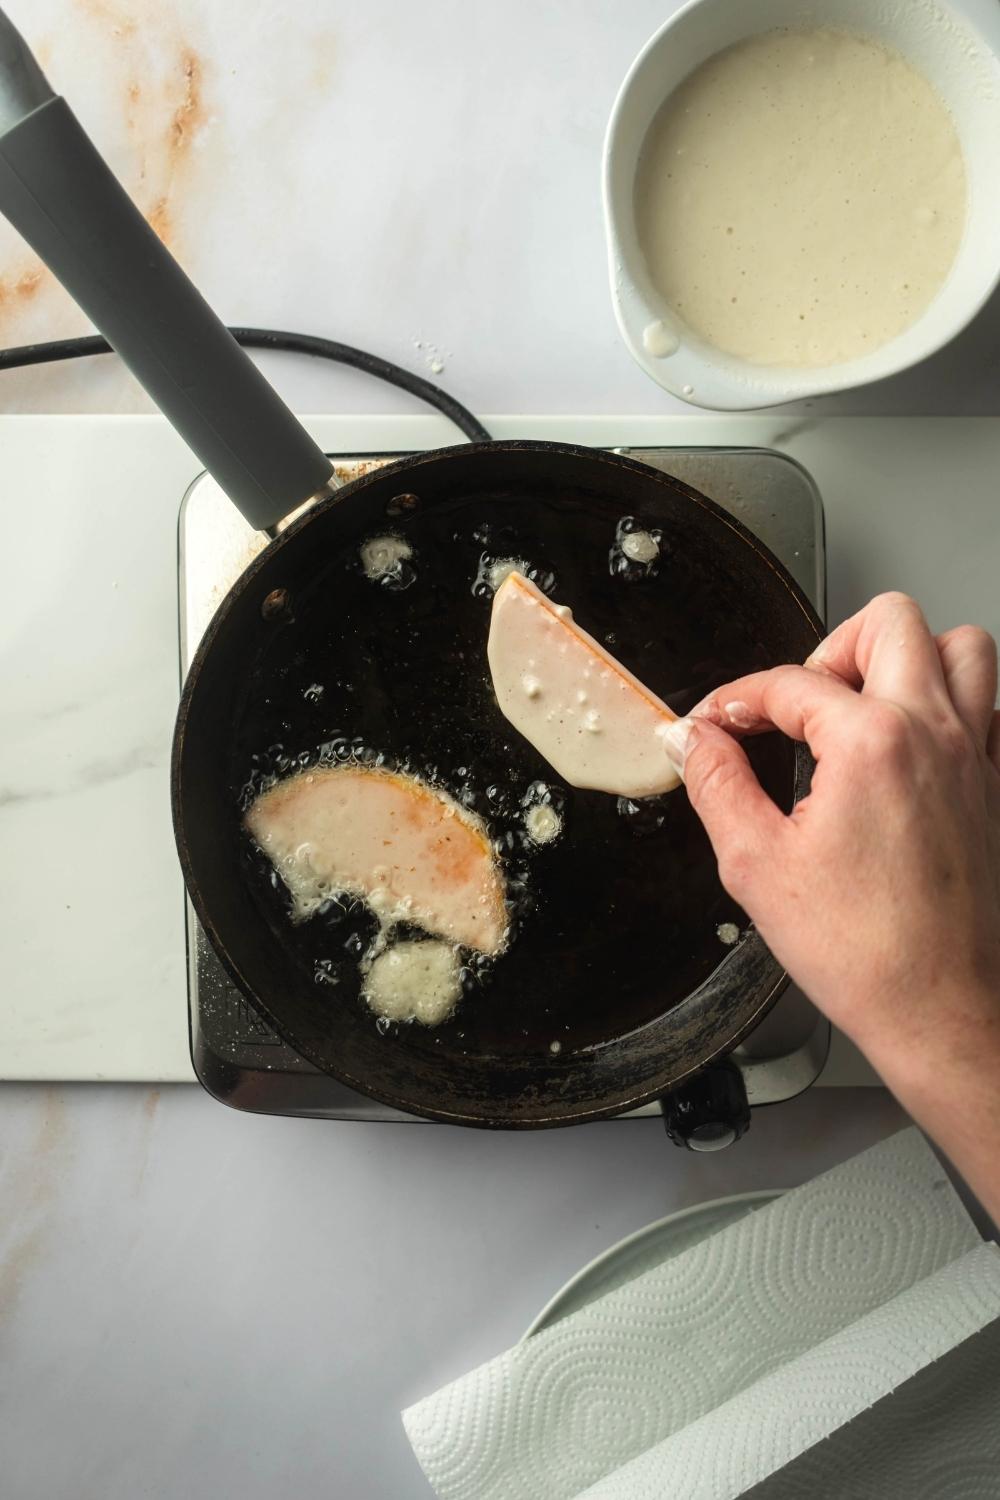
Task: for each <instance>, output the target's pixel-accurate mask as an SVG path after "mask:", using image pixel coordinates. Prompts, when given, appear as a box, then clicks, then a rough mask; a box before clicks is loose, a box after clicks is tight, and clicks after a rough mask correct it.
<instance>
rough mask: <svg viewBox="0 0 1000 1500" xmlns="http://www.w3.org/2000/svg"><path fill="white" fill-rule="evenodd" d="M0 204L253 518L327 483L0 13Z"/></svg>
mask: <svg viewBox="0 0 1000 1500" xmlns="http://www.w3.org/2000/svg"><path fill="white" fill-rule="evenodd" d="M0 211H2V212H3V213H4V214H5V215H6V217H7V218H8V219H9V220H10V222H11V223H12V224H13V225H14V227H15V229H17V230H19V231H20V233H21V234H22V235H23V236H24V238H25V239H26V240H27V241H28V243H29V245H31V247H32V248H33V249H34V250H35V251H36V252H37V254H38V255H39V256H41V258H42V260H43V261H44V262H45V264H46V265H47V266H48V267H49V268H50V270H52V271H53V272H54V274H55V275H56V277H57V278H58V279H59V280H60V281H61V282H62V284H63V286H64V287H65V288H66V290H67V291H68V292H69V293H70V295H71V296H72V297H73V298H74V299H75V300H76V301H77V302H78V303H79V305H80V306H81V307H82V308H83V310H84V312H85V313H86V314H87V316H88V317H89V318H90V319H91V320H92V321H93V322H94V323H95V324H96V326H97V327H98V328H99V329H100V331H101V333H103V334H104V336H105V338H106V339H107V340H108V342H109V343H110V344H111V345H112V346H113V347H114V348H115V349H116V350H117V352H118V353H119V354H120V355H121V357H122V359H123V360H124V361H125V363H126V364H127V365H128V367H129V369H130V370H131V371H132V374H133V375H134V376H135V377H136V379H137V380H138V381H139V382H140V384H141V385H143V386H145V388H146V390H147V391H148V392H149V395H150V396H151V397H152V399H153V400H154V401H155V402H156V405H157V406H158V407H159V409H160V410H161V411H162V412H163V414H164V416H165V417H166V418H167V420H168V421H169V422H170V423H171V424H172V426H173V427H175V428H176V429H177V431H178V432H179V433H180V435H181V437H182V438H184V440H185V442H187V443H188V444H190V446H191V447H192V448H193V449H194V451H195V453H196V454H197V455H198V457H199V459H200V460H201V462H202V463H203V464H204V465H205V468H206V469H208V470H209V472H210V473H211V474H212V475H213V476H214V477H215V479H216V480H217V481H218V483H219V484H220V485H221V487H222V489H223V490H225V492H226V494H227V495H228V496H229V497H230V499H231V500H232V501H233V503H234V504H235V505H236V506H238V507H239V509H240V510H241V511H242V512H243V514H244V516H245V517H246V518H247V520H248V521H249V522H250V524H251V525H252V526H255V527H257V528H258V529H259V530H262V531H264V530H268V529H270V528H273V527H274V526H275V525H276V524H277V522H278V521H280V520H281V519H282V517H283V516H286V515H287V514H288V513H289V512H290V511H292V510H294V509H295V507H296V506H297V505H300V504H302V502H303V501H305V500H307V499H309V497H310V496H311V495H314V494H316V493H317V492H318V491H321V490H323V489H325V488H327V487H332V481H331V475H332V469H331V464H330V460H329V459H328V458H327V457H326V456H325V455H324V453H323V452H322V450H321V449H320V448H318V447H317V445H316V444H315V443H314V442H313V440H312V438H311V437H310V436H309V435H308V433H307V432H306V431H305V429H304V428H303V427H302V426H301V424H300V423H299V422H298V421H297V420H296V419H295V417H294V416H293V415H292V413H291V412H290V411H289V410H288V408H287V406H285V404H284V402H283V401H281V400H280V398H279V397H278V395H277V393H276V392H275V391H274V390H272V388H271V386H270V385H268V383H267V381H266V380H265V379H264V377H263V375H261V373H260V371H259V370H258V369H257V367H256V366H255V365H254V364H253V362H252V360H250V358H249V357H248V356H247V355H246V354H245V353H244V351H243V350H242V349H241V348H240V346H239V345H238V344H237V343H236V341H235V339H234V338H233V337H232V335H231V334H230V333H229V331H228V330H227V329H226V328H225V326H224V325H223V324H222V323H221V322H220V320H219V319H218V318H217V317H216V315H215V313H214V312H213V311H212V309H211V308H210V307H209V306H208V303H207V302H206V301H205V300H204V298H203V297H202V296H201V294H200V293H199V292H198V291H196V289H195V288H194V286H193V285H192V284H191V282H190V281H189V280H188V278H187V277H186V276H185V274H184V272H183V271H182V270H181V268H180V266H179V265H178V264H177V262H176V261H175V260H174V258H173V256H172V255H170V254H169V253H168V251H167V250H166V249H165V247H164V246H163V244H162V243H161V241H160V240H159V239H158V237H157V236H156V235H155V234H154V232H153V230H152V229H150V227H149V225H148V224H147V223H146V221H145V219H144V218H143V217H142V215H141V213H140V212H139V210H138V209H137V208H136V206H135V204H134V203H133V202H132V200H131V199H130V198H129V197H128V195H127V194H126V193H125V191H124V189H123V188H122V187H121V185H120V183H119V182H118V181H117V179H116V178H115V177H114V176H113V174H112V172H111V170H110V168H109V167H108V166H107V165H106V163H105V162H104V161H103V160H102V158H101V157H100V156H99V154H98V152H97V151H96V150H95V148H94V146H93V144H92V143H91V141H90V139H89V137H88V136H87V135H86V133H85V132H84V130H83V129H82V127H81V126H80V124H79V122H78V121H77V119H76V117H75V116H74V114H73V112H72V110H71V109H70V108H69V106H68V105H67V103H66V101H65V100H64V99H61V98H58V97H57V96H56V95H55V94H54V93H53V92H52V89H51V88H50V87H49V85H48V83H47V81H46V79H45V76H44V74H43V73H42V71H41V69H40V68H39V66H38V64H37V62H36V61H35V59H34V57H33V56H32V54H31V52H30V51H29V50H28V48H27V46H26V45H25V43H24V41H23V39H22V37H21V36H20V35H19V33H18V32H17V30H16V29H15V28H14V27H13V26H12V25H11V23H10V21H9V20H8V19H7V17H6V15H5V14H4V13H3V11H0Z"/></svg>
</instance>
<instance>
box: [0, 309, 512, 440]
mask: <svg viewBox="0 0 1000 1500" xmlns="http://www.w3.org/2000/svg"><path fill="white" fill-rule="evenodd" d="M229 332H230V333H231V334H232V336H233V338H234V339H235V340H236V342H237V343H238V344H242V345H243V347H244V349H278V350H281V351H284V352H285V353H290V354H311V355H313V356H315V357H316V358H317V359H330V360H333V361H334V363H335V364H338V365H349V366H350V367H351V368H352V369H354V370H361V371H363V373H364V374H365V375H372V376H374V377H375V379H376V380H384V381H385V382H386V384H387V385H394V386H397V387H398V388H399V389H400V390H401V391H409V392H410V394H411V395H412V396H417V397H419V399H420V400H421V401H426V402H427V404H428V406H433V407H435V408H436V409H437V410H438V411H439V412H441V414H442V415H443V416H445V417H447V418H448V419H449V421H451V422H454V424H455V426H456V427H457V428H458V429H459V431H460V432H463V433H464V434H465V436H466V437H467V438H468V439H469V441H470V442H472V443H488V442H490V434H489V433H488V432H487V431H486V428H485V427H484V426H483V424H482V422H480V421H478V420H477V419H476V418H475V417H474V416H473V415H472V413H471V411H469V409H468V407H466V406H463V405H462V403H461V401H456V400H455V398H454V396H449V395H448V394H447V393H446V392H445V391H442V390H440V389H439V388H438V386H436V385H432V384H431V382H430V381H429V380H424V379H423V378H422V377H421V376H420V375H414V374H412V372H411V371H409V370H404V369H403V368H402V367H401V366H400V365H394V364H393V363H392V362H391V360H388V359H382V358H380V356H379V355H377V354H369V353H367V351H366V350H364V349H354V348H352V346H351V345H350V344H338V343H337V342H336V341H335V340H334V339H323V338H319V337H317V336H316V335H315V334H312V333H286V332H284V331H283V330H281V329H276V328H230V330H229ZM112 352H113V350H112V348H111V345H110V344H109V343H108V341H107V339H105V338H101V336H100V334H87V335H84V336H82V337H80V338H75V339H52V340H50V341H49V342H48V343H45V344H22V345H21V346H20V348H18V349H0V370H14V369H19V368H21V367H23V366H25V365H48V364H53V363H54V362H55V361H56V360H60V359H83V358H84V357H85V356H86V355H89V354H111V353H112Z"/></svg>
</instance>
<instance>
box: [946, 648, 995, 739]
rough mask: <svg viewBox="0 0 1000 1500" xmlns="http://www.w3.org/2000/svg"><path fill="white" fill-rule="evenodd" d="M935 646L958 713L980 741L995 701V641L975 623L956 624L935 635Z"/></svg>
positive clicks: (984, 737)
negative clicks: (954, 627) (953, 627)
mask: <svg viewBox="0 0 1000 1500" xmlns="http://www.w3.org/2000/svg"><path fill="white" fill-rule="evenodd" d="M937 648H938V654H939V655H940V657H941V668H942V670H943V672H944V680H945V686H946V687H947V689H948V694H949V696H950V698H951V701H952V703H954V705H955V708H956V710H957V712H958V716H959V718H960V719H962V720H963V721H964V723H965V724H966V725H967V726H968V728H969V729H970V730H971V732H972V734H973V735H974V736H975V739H976V742H977V743H978V744H979V745H983V744H985V742H986V736H987V735H988V734H989V730H990V724H991V722H992V719H993V709H994V707H995V705H996V701H997V643H996V641H995V640H994V639H993V637H992V636H991V635H990V634H989V633H988V631H985V630H980V628H979V626H978V625H959V626H957V628H956V629H955V630H946V631H945V633H944V635H939V636H938V638H937Z"/></svg>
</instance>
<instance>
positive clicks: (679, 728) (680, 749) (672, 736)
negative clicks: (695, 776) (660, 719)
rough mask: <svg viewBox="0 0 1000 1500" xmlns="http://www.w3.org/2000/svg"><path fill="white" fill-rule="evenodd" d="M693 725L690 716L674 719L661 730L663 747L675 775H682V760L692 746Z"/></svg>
mask: <svg viewBox="0 0 1000 1500" xmlns="http://www.w3.org/2000/svg"><path fill="white" fill-rule="evenodd" d="M694 729H695V725H694V724H692V722H691V720H690V718H688V719H676V720H675V721H674V722H673V723H672V724H668V725H667V727H666V729H664V730H663V731H662V736H661V737H662V739H663V748H664V750H665V752H666V756H667V759H668V760H669V762H670V764H671V766H672V767H673V769H674V770H675V771H676V772H677V775H678V776H680V777H681V778H682V779H683V777H684V762H685V761H686V760H687V758H688V755H689V753H690V751H691V749H692V748H693V739H692V735H693V732H694Z"/></svg>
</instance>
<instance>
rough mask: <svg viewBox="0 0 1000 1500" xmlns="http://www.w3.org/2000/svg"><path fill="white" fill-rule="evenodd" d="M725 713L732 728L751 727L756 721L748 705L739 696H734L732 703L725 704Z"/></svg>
mask: <svg viewBox="0 0 1000 1500" xmlns="http://www.w3.org/2000/svg"><path fill="white" fill-rule="evenodd" d="M724 712H725V715H726V718H727V719H728V720H729V722H730V724H732V726H733V728H734V729H752V728H753V726H754V724H755V723H756V722H757V720H756V717H755V715H754V714H753V713H752V712H751V709H750V706H749V704H747V703H744V702H743V701H742V699H740V698H734V699H733V702H732V703H727V704H726V706H725V710H724Z"/></svg>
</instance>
